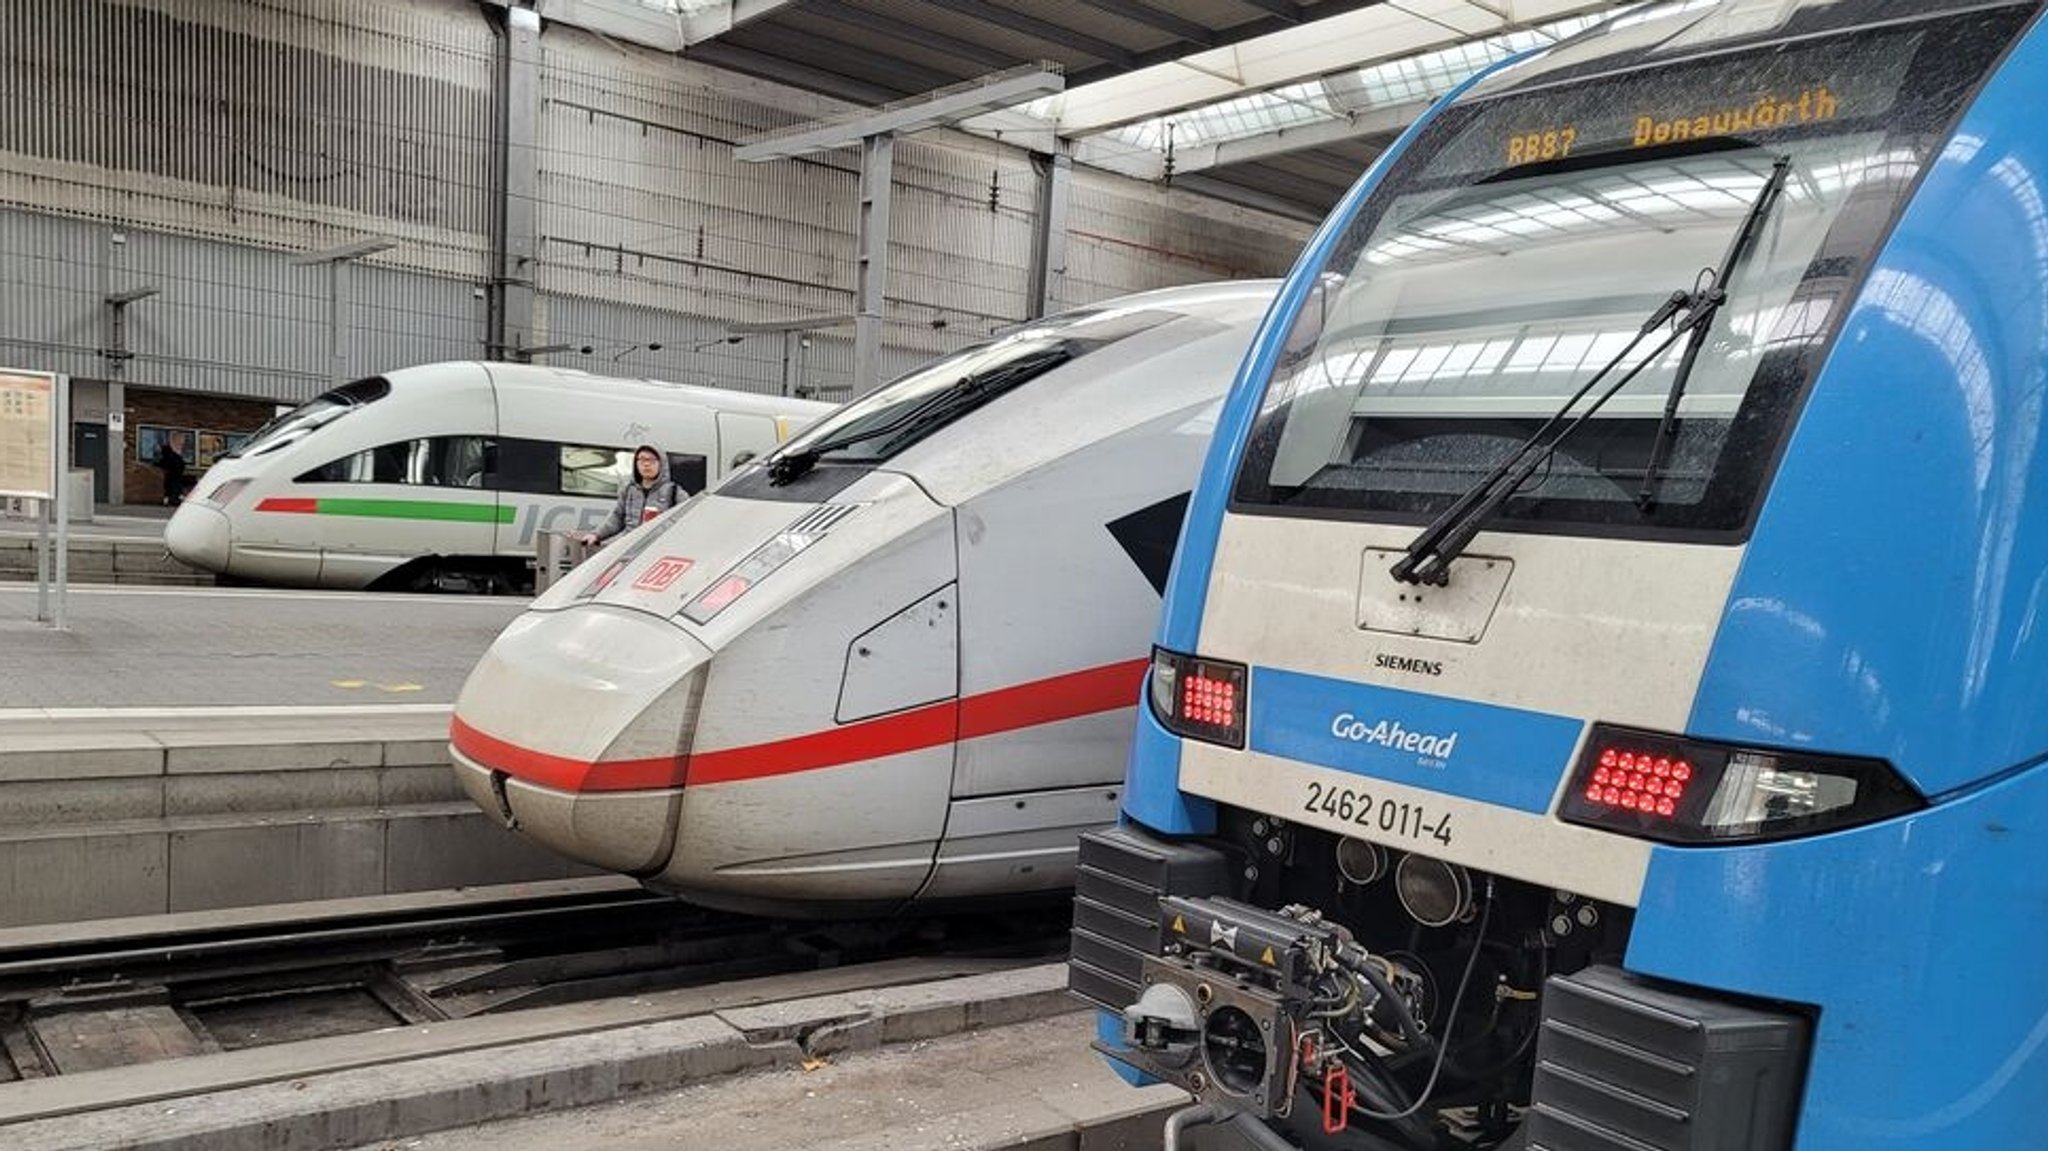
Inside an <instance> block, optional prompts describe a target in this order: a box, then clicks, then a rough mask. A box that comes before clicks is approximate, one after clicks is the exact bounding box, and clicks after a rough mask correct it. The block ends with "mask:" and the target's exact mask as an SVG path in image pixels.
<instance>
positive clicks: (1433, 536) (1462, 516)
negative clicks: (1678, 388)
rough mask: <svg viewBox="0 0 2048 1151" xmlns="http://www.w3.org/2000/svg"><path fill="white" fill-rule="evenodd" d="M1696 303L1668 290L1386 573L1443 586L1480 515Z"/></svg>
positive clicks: (1633, 371)
mask: <svg viewBox="0 0 2048 1151" xmlns="http://www.w3.org/2000/svg"><path fill="white" fill-rule="evenodd" d="M1698 300H1699V296H1698V293H1694V292H1673V293H1671V295H1669V296H1668V297H1666V298H1665V300H1664V302H1663V303H1661V304H1658V305H1657V310H1656V311H1654V312H1651V313H1650V317H1649V318H1648V319H1646V320H1644V321H1643V324H1642V327H1640V328H1638V329H1636V334H1635V336H1634V337H1633V338H1631V339H1630V340H1629V342H1628V344H1627V346H1626V347H1623V348H1622V349H1621V350H1620V351H1618V352H1616V353H1615V354H1614V358H1613V359H1610V360H1608V361H1607V363H1606V364H1605V365H1604V366H1602V367H1601V369H1600V370H1599V371H1598V372H1595V373H1593V378H1592V379H1589V380H1587V381H1586V382H1585V383H1584V384H1582V385H1580V386H1579V390H1578V391H1576V392H1573V393H1572V394H1571V396H1570V397H1569V398H1567V399H1566V400H1565V402H1564V403H1563V404H1560V405H1559V406H1558V409H1557V411H1555V412H1552V413H1551V415H1550V418H1549V419H1546V420H1544V421H1543V423H1542V425H1541V426H1540V427H1538V428H1537V429H1536V430H1535V432H1533V433H1532V434H1531V435H1530V436H1529V438H1528V439H1526V440H1523V441H1522V443H1521V445H1520V446H1519V447H1517V448H1516V449H1515V450H1514V451H1512V452H1509V453H1508V454H1507V456H1506V457H1505V458H1503V459H1502V460H1501V461H1500V463H1498V464H1495V465H1494V467H1493V470H1492V471H1490V472H1487V473H1486V474H1485V475H1484V476H1481V477H1480V478H1479V481H1478V482H1477V483H1475V484H1473V485H1472V486H1471V487H1469V488H1466V489H1465V491H1464V493H1463V494H1462V495H1460V496H1459V497H1458V498H1457V499H1456V500H1453V501H1452V502H1451V506H1450V507H1448V508H1445V509H1444V512H1443V514H1442V515H1439V516H1438V517H1437V518H1436V519H1435V520H1433V521H1431V523H1430V525H1429V526H1428V527H1426V528H1424V529H1422V533H1421V534H1420V535H1418V536H1416V537H1415V540H1414V542H1412V543H1410V544H1409V545H1408V547H1407V549H1406V550H1405V551H1404V553H1403V554H1402V556H1401V558H1400V559H1399V560H1397V561H1395V563H1394V566H1393V567H1392V568H1390V569H1388V570H1389V571H1390V572H1391V573H1392V574H1393V577H1394V578H1395V579H1397V580H1400V581H1401V582H1403V583H1413V584H1423V583H1427V584H1444V583H1448V582H1450V578H1451V561H1452V560H1454V559H1456V558H1457V557H1458V553H1459V552H1461V551H1463V550H1464V548H1465V545H1466V544H1467V543H1469V542H1471V539H1472V537H1473V536H1474V535H1476V534H1477V533H1478V530H1479V527H1478V525H1479V524H1480V523H1481V522H1483V521H1484V520H1485V519H1486V517H1488V516H1489V515H1491V514H1493V511H1494V509H1495V508H1498V507H1499V506H1500V505H1501V504H1502V503H1504V502H1506V501H1507V498H1508V496H1509V495H1511V494H1513V492H1514V491H1515V489H1516V488H1518V487H1520V486H1521V485H1522V484H1523V482H1525V481H1526V480H1527V479H1528V478H1529V476H1530V475H1532V474H1534V472H1535V471H1536V468H1537V466H1538V465H1540V464H1541V463H1542V462H1543V461H1544V460H1546V459H1549V458H1550V456H1551V453H1553V452H1555V451H1556V450H1557V447H1558V445H1559V444H1562V443H1563V442H1564V441H1565V439H1566V438H1567V437H1569V436H1570V435H1571V434H1572V433H1573V432H1575V431H1577V430H1578V429H1579V428H1580V427H1581V426H1582V425H1584V423H1585V422H1586V419H1587V418H1588V417H1590V416H1591V415H1592V414H1593V413H1595V412H1597V411H1599V410H1600V408H1601V406H1602V405H1604V404H1605V403H1606V402H1607V401H1608V400H1609V399H1611V398H1612V397H1613V396H1614V393H1616V392H1618V391H1620V390H1621V389H1622V388H1623V387H1624V386H1626V385H1627V384H1628V382H1629V381H1630V380H1633V379H1635V378H1636V377H1637V376H1638V375H1640V374H1641V373H1642V371H1643V369H1644V368H1646V367H1648V366H1649V365H1651V364H1653V363H1655V362H1656V361H1657V357H1658V356H1661V355H1663V354H1664V352H1665V350H1666V349H1668V348H1669V347H1670V346H1671V345H1672V343H1673V342H1675V341H1676V340H1677V339H1678V337H1679V335H1680V334H1682V333H1683V332H1685V331H1687V330H1688V329H1689V328H1690V326H1691V325H1692V324H1693V323H1695V322H1697V320H1696V317H1697V315H1698V313H1697V311H1696V305H1697V303H1698ZM1681 313H1685V314H1686V319H1684V320H1683V321H1681V322H1680V324H1679V325H1678V326H1676V327H1674V328H1673V330H1672V332H1671V334H1670V335H1668V336H1666V337H1665V338H1664V340H1663V342H1662V343H1660V344H1658V345H1657V349H1656V351H1654V352H1651V353H1650V354H1649V355H1648V356H1646V357H1644V358H1643V360H1642V361H1641V362H1640V363H1638V364H1636V366H1635V367H1633V368H1630V369H1629V370H1628V372H1627V374H1625V375H1623V376H1622V377H1621V378H1620V379H1619V380H1616V381H1615V382H1614V383H1613V384H1612V385H1610V386H1609V387H1608V389H1607V390H1606V391H1605V392H1602V393H1601V394H1600V395H1599V397H1597V398H1596V399H1595V400H1594V402H1593V404H1592V406H1591V407H1588V408H1587V409H1586V410H1585V411H1584V412H1582V413H1580V414H1579V415H1578V417H1577V418H1575V419H1573V420H1572V422H1571V423H1569V424H1566V425H1565V427H1564V428H1563V429H1562V430H1560V431H1558V433H1557V434H1556V436H1554V437H1552V438H1551V439H1550V440H1549V442H1547V443H1546V442H1544V437H1546V436H1550V434H1551V431H1552V429H1554V428H1557V426H1558V425H1559V424H1560V423H1563V422H1564V420H1565V418H1566V417H1567V416H1569V415H1571V411H1572V409H1573V408H1575V407H1577V406H1578V404H1579V401H1580V400H1582V399H1585V398H1586V394H1587V393H1588V392H1591V391H1592V390H1593V389H1594V388H1595V387H1598V386H1599V384H1600V381H1601V380H1604V379H1606V378H1607V375H1608V373H1610V372H1612V371H1614V369H1615V368H1617V367H1619V366H1620V365H1621V362H1622V361H1623V360H1625V359H1627V358H1628V357H1629V354H1630V353H1632V352H1634V351H1635V350H1636V348H1637V347H1638V346H1640V345H1641V344H1642V342H1643V341H1644V340H1645V339H1647V338H1648V337H1649V335H1650V333H1651V332H1654V331H1656V330H1657V329H1658V328H1660V327H1662V326H1663V325H1664V324H1665V323H1667V322H1669V321H1670V320H1671V319H1672V318H1673V317H1676V316H1679V315H1680V314H1681Z"/></svg>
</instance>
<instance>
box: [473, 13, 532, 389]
mask: <svg viewBox="0 0 2048 1151" xmlns="http://www.w3.org/2000/svg"><path fill="white" fill-rule="evenodd" d="M495 63H496V67H494V68H493V69H492V84H493V87H494V89H495V90H494V91H493V92H492V94H491V95H492V100H493V103H494V104H495V106H496V110H497V124H496V125H495V127H496V129H497V130H496V131H495V132H494V133H493V140H492V143H493V145H494V147H493V149H492V151H493V154H492V156H491V175H492V179H491V192H492V196H493V200H494V203H493V204H492V211H491V221H492V228H491V255H490V287H489V289H488V291H487V292H486V307H485V318H484V356H485V358H486V359H492V360H523V359H525V358H526V357H525V355H524V354H523V353H522V352H521V351H520V349H522V348H528V347H532V346H533V345H534V344H536V343H538V342H539V341H538V340H536V339H535V332H534V328H535V315H534V286H533V282H534V273H535V270H536V269H537V267H538V261H539V255H540V230H539V223H538V221H539V202H540V14H539V13H538V12H535V11H534V10H533V8H532V6H531V0H515V3H514V4H513V5H512V6H511V7H509V8H507V9H506V10H505V24H504V28H503V35H502V36H501V37H500V38H499V40H498V58H497V60H496V62H495Z"/></svg>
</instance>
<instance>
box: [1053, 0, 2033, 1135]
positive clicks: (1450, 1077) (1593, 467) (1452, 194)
mask: <svg viewBox="0 0 2048 1151" xmlns="http://www.w3.org/2000/svg"><path fill="white" fill-rule="evenodd" d="M2039 7H2040V6H2039V4H2038V3H2034V2H2029V3H1999V2H1987V0H1726V2H1723V3H1719V4H1701V3H1683V4H1665V5H1659V6H1653V7H1648V8H1643V9H1638V10H1634V11H1631V12H1629V13H1626V14H1624V15H1621V16H1618V17H1616V18H1615V19H1614V20H1612V21H1610V22H1609V23H1607V24H1606V25H1604V26H1602V27H1600V28H1598V29H1596V30H1594V31H1592V32H1589V33H1587V34H1585V35H1583V36H1580V37H1577V38H1574V39H1571V40H1568V41H1565V42H1564V43H1562V44H1559V45H1557V46H1554V47H1552V48H1549V49H1546V50H1544V51H1542V52H1540V53H1538V54H1535V55H1532V56H1529V57H1526V58H1523V59H1519V60H1517V61H1514V62H1511V63H1510V64H1508V65H1506V66H1504V67H1501V68H1498V69H1495V70H1493V71H1491V72H1489V73H1487V74H1484V75H1482V76H1480V77H1478V78H1477V79H1475V80H1474V81H1472V82H1470V83H1468V84H1467V85H1465V86H1464V87H1463V88H1462V89H1460V90H1458V91H1456V92H1454V93H1452V94H1451V95H1449V96H1447V97H1446V98H1445V99H1443V100H1442V101H1440V102H1439V103H1438V104H1437V105H1436V106H1435V107H1434V108H1433V109H1432V110H1431V111H1430V113H1429V114H1428V115H1427V116H1426V117H1424V118H1423V119H1422V121H1421V122H1419V123H1417V124H1416V125H1414V126H1413V127H1412V128H1411V129H1410V130H1409V131H1408V132H1407V133H1406V134H1405V135H1404V136H1403V137H1402V138H1401V140H1400V141H1399V142H1398V143H1397V144H1396V145H1395V146H1394V148H1393V149H1392V150H1391V151H1390V152H1389V153H1388V154H1387V155H1386V156H1384V157H1383V158H1382V159H1381V160H1380V161H1379V162H1378V163H1377V164H1376V165H1375V166H1374V168H1373V169H1372V170H1371V171H1370V172H1369V173H1367V174H1366V176H1365V177H1364V178H1363V179H1362V180H1361V181H1360V183H1359V185H1358V186H1357V187H1356V188H1354V189H1353V190H1352V192H1351V193H1350V194H1349V196H1348V197H1347V198H1346V199H1345V201H1344V202H1343V204H1342V205H1341V206H1340V207H1339V208H1338V209H1337V211H1336V213H1335V215H1334V216H1333V217H1332V218H1331V219H1330V220H1329V222H1328V223H1327V224H1325V225H1324V227H1323V228H1322V230H1321V231H1320V232H1319V233H1318V234H1317V235H1316V237H1315V238H1314V239H1313V240H1312V241H1311V242H1310V245H1309V247H1308V249H1307V250H1306V252H1305V253H1304V255H1303V256H1302V258H1301V260H1300V262H1299V264H1298V266H1297V268H1296V270H1295V272H1294V273H1293V275H1292V277H1291V279H1290V280H1289V282H1288V283H1287V285H1286V286H1285V288H1284V289H1283V290H1282V293H1281V295H1280V297H1279V298H1278V300H1277V301H1276V303H1275V304H1274V306H1273V310H1272V312H1271V314H1270V315H1269V316H1268V318H1267V320H1266V323H1265V327H1264V329H1263V331H1262V332H1261V334H1260V336H1259V338H1258V339H1257V341H1256V342H1255V343H1254V345H1253V346H1252V349H1251V351H1250V352H1249V353H1248V357H1247V359H1246V361H1245V364H1244V366H1243V368H1242V369H1241V372H1240V375H1239V378H1238V382H1237V385H1236V387H1235V388H1234V390H1233V392H1232V394H1231V396H1230V398H1229V400H1228V402H1227V405H1226V408H1225V409H1224V412H1223V414H1222V416H1221V417H1220V422H1219V426H1218V430H1217V435H1216V438H1215V441H1214V443H1213V445H1212V447H1211V450H1210V454H1209V457H1208V460H1207V464H1206V468H1205V471H1204V472H1203V474H1202V478H1201V482H1200V485H1199V487H1198V488H1197V489H1196V492H1195V495H1194V498H1193V500H1192V502H1191V504H1190V508H1189V512H1188V516H1187V521H1186V524H1185V526H1184V528H1183V535H1182V539H1181V546H1180V550H1179V554H1178V557H1177V559H1176V561H1175V566H1174V569H1173V572H1172V576H1171V579H1170V583H1169V587H1168V591H1167V596H1166V602H1165V607H1164V612H1165V614H1164V619H1163V621H1162V623H1161V625H1160V630H1159V633H1158V646H1157V648H1156V650H1155V652H1154V656H1153V662H1152V668H1151V672H1150V676H1149V680H1148V688H1147V696H1148V706H1147V707H1146V708H1144V709H1142V712H1143V714H1142V716H1141V718H1140V721H1139V731H1138V734H1137V737H1136V744H1135V746H1134V749H1133V751H1132V756H1131V761H1130V769H1129V776H1130V778H1129V786H1128V788H1127V790H1126V797H1125V799H1124V801H1123V822H1122V824H1121V826H1119V827H1117V828H1115V829H1113V830H1109V831H1104V832H1098V833H1093V834H1091V835H1090V836H1088V837H1087V838H1086V839H1085V840H1084V842H1083V846H1082V853H1081V864H1082V867H1081V874H1080V879H1079V885H1078V894H1077V902H1076V911H1075V936H1074V951H1073V963H1072V968H1071V981H1072V985H1073V987H1074V988H1075V989H1076V990H1077V991H1078V992H1080V993H1081V994H1083V995H1084V996H1086V997H1088V998H1090V999H1092V1000H1093V1001H1095V1002H1096V1003H1098V1004H1099V1005H1100V1006H1101V1007H1103V1008H1104V1009H1105V1010H1104V1012H1103V1015H1102V1028H1101V1033H1100V1036H1099V1039H1098V1043H1097V1046H1098V1047H1099V1048H1100V1049H1102V1050H1104V1051H1105V1052H1106V1053H1107V1054H1109V1055H1110V1056H1111V1057H1112V1059H1113V1060H1114V1061H1115V1062H1116V1063H1117V1064H1118V1065H1119V1067H1120V1068H1121V1069H1124V1070H1126V1071H1128V1072H1129V1074H1130V1075H1131V1076H1133V1077H1140V1076H1142V1077H1146V1078H1151V1079H1157V1080H1165V1081H1169V1082H1173V1083H1177V1084H1179V1085H1181V1086H1183V1087H1185V1088H1186V1089H1188V1090H1189V1091H1190V1092H1192V1093H1193V1095H1194V1096H1195V1103H1194V1104H1193V1105H1192V1106H1191V1107H1190V1109H1188V1110H1187V1111H1185V1112H1183V1113H1180V1114H1177V1115H1176V1116H1175V1117H1174V1118H1173V1119H1172V1120H1171V1121H1170V1122H1169V1125H1168V1143H1169V1145H1177V1144H1178V1143H1179V1142H1180V1141H1182V1140H1183V1139H1184V1138H1186V1137H1187V1132H1188V1131H1189V1130H1190V1128H1192V1127H1194V1126H1196V1125H1199V1124H1204V1123H1229V1124H1232V1125H1234V1126H1236V1127H1238V1128H1240V1129H1241V1130H1242V1131H1243V1133H1244V1134H1245V1136H1246V1137H1248V1138H1250V1139H1251V1140H1252V1141H1253V1142H1254V1143H1255V1144H1257V1145H1261V1146H1266V1147H1276V1146H1280V1145H1282V1144H1283V1143H1285V1144H1294V1143H1299V1144H1302V1145H1305V1146H1309V1147H1317V1148H1322V1147H1331V1148H1347V1149H1354V1151H1391V1149H1406V1151H1421V1149H1432V1151H1441V1149H1444V1148H1464V1147H1473V1148H1491V1147H1503V1148H1524V1149H1528V1151H1536V1149H1543V1151H1707V1149H1712V1151H1737V1149H1739V1151H1785V1149H1795V1148H1796V1149H1798V1151H1907V1149H1911V1151H1935V1149H1941V1151H1950V1149H1957V1148H1962V1149H1971V1151H1977V1149H1982V1151H1989V1149H1994V1148H1995V1149H1999V1151H2006V1149H2016V1148H2039V1147H2048V1134H2044V1131H2048V1121H2044V1118H2043V1110H2042V1104H2041V1100H2042V1099H2043V1098H2048V975H2044V971H2048V968H2044V966H2042V965H2043V962H2044V960H2043V957H2044V956H2048V767H2044V766H2043V765H2044V760H2048V119H2044V117H2043V115H2042V113H2041V110H2040V109H2041V106H2042V104H2041V102H2042V100H2043V98H2044V93H2048V32H2043V31H2042V30H2041V29H2040V28H2039V27H2038V26H2037V25H2038V21H2039V17H2040V12H2039Z"/></svg>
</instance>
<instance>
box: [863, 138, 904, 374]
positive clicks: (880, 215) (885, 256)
mask: <svg viewBox="0 0 2048 1151" xmlns="http://www.w3.org/2000/svg"><path fill="white" fill-rule="evenodd" d="M895 153H896V137H895V136H894V135H893V134H891V133H888V132H884V133H881V134H879V135H874V136H867V137H864V138H862V140H861V142H860V221H859V228H858V230H857V231H856V232H855V235H854V241H853V243H854V288H853V394H854V395H855V396H856V397H858V396H864V395H867V394H868V393H869V392H872V391H874V390H875V388H876V387H878V386H880V384H881V382H882V319H883V293H884V292H885V291H886V290H887V288H888V284H889V186H890V178H891V169H892V162H893V160H894V158H895Z"/></svg>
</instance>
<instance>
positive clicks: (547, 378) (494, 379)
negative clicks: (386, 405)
mask: <svg viewBox="0 0 2048 1151" xmlns="http://www.w3.org/2000/svg"><path fill="white" fill-rule="evenodd" d="M449 368H471V369H475V370H477V371H479V372H481V373H483V374H485V375H487V376H488V377H489V379H490V381H491V383H492V384H493V385H494V386H496V387H499V388H507V387H510V388H514V389H525V388H532V389H547V390H551V391H557V392H560V391H570V392H586V393H591V394H602V395H607V396H630V397H633V398H635V399H650V400H652V399H668V400H674V401H681V402H687V403H697V404H703V405H705V406H707V407H717V408H723V409H726V410H728V411H745V412H763V413H770V414H782V415H817V414H822V413H824V412H827V411H830V410H831V409H832V408H834V407H837V406H838V405H836V404H832V403H829V402H826V401H822V400H804V399H796V398H793V397H790V396H770V395H761V394H759V393H757V392H742V391H737V390H735V389H732V388H713V387H706V386H704V385H702V384H677V383H670V382H668V381H666V380H650V379H642V378H638V377H625V376H606V375H600V374H598V373H596V372H587V371H584V370H582V369H581V368H559V367H554V366H552V365H548V364H512V363H496V362H492V363H486V362H482V361H474V360H465V361H450V362H444V363H435V364H420V365H416V366H414V367H410V368H399V369H396V370H394V371H390V372H386V373H384V378H385V379H387V380H390V381H391V383H392V385H393V386H394V387H411V386H416V385H417V386H426V385H429V384H430V382H431V375H432V374H434V373H437V372H440V371H443V370H446V369H449Z"/></svg>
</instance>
